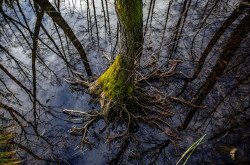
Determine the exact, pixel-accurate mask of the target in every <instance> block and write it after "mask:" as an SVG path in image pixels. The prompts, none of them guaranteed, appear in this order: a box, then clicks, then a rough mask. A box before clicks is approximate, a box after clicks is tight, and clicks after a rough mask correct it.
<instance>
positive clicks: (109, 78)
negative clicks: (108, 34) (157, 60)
mask: <svg viewBox="0 0 250 165" xmlns="http://www.w3.org/2000/svg"><path fill="white" fill-rule="evenodd" d="M115 6H116V11H117V15H118V19H119V22H120V31H119V36H120V37H119V39H120V40H119V42H120V47H119V53H118V55H117V56H116V59H115V61H114V63H113V64H112V65H111V66H110V67H109V68H108V69H107V70H106V71H105V72H104V73H103V74H102V75H101V76H100V77H99V78H98V79H97V80H96V81H95V82H94V83H93V84H92V86H91V88H90V90H91V91H92V92H93V91H94V92H95V93H97V94H99V95H100V100H101V106H102V109H103V111H104V114H106V115H108V111H109V110H108V109H109V106H110V103H111V100H112V102H123V101H124V100H126V99H127V98H128V97H130V96H131V95H133V91H134V67H135V62H136V61H137V60H139V59H140V56H141V54H142V45H143V11H142V0H116V2H115ZM100 86H101V90H99V89H97V88H98V87H100Z"/></svg>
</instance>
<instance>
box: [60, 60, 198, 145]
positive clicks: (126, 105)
mask: <svg viewBox="0 0 250 165" xmlns="http://www.w3.org/2000/svg"><path fill="white" fill-rule="evenodd" d="M122 62H123V61H122V59H121V58H120V56H119V55H118V56H117V57H116V59H115V61H114V63H113V64H112V65H111V66H110V67H109V68H108V69H107V70H106V71H105V72H104V73H103V74H102V75H101V76H100V77H99V78H98V79H97V80H95V81H93V82H87V81H86V79H84V78H83V77H81V76H78V77H77V78H75V79H74V80H72V81H67V82H69V83H70V84H72V85H78V86H82V87H85V88H86V89H87V90H88V92H89V93H90V94H93V95H97V96H98V99H99V103H100V106H101V109H100V110H91V111H89V112H83V111H77V110H64V111H63V112H64V113H66V114H68V115H69V116H71V117H72V118H78V119H81V120H83V122H82V123H83V125H82V126H81V127H73V128H72V129H71V134H72V135H76V136H78V135H80V136H82V140H81V143H80V147H81V148H82V147H83V146H84V145H89V146H92V145H93V143H91V142H90V140H89V139H93V137H100V136H99V135H100V134H104V133H105V134H106V135H107V137H106V140H107V141H108V142H109V143H110V142H112V141H114V140H117V139H121V138H124V137H128V136H130V135H131V134H134V133H136V132H137V131H138V130H139V127H143V126H145V125H147V126H149V127H151V128H153V129H157V130H160V131H161V132H163V133H165V134H166V135H167V136H168V133H167V131H166V130H167V129H168V130H169V129H170V130H171V128H170V124H169V123H168V120H169V118H170V117H172V116H173V115H174V113H172V112H171V111H170V109H171V105H172V102H177V103H181V104H184V105H186V106H191V107H196V108H203V107H200V106H196V105H194V104H192V102H189V101H186V100H184V99H179V98H175V97H171V96H166V95H164V94H163V93H161V92H160V91H158V90H157V89H156V90H153V91H149V90H145V89H144V87H145V86H144V87H143V86H142V85H141V84H142V83H141V82H144V81H146V82H147V81H148V80H150V79H154V78H167V77H170V76H172V75H174V74H175V69H176V67H177V65H178V63H180V61H179V60H175V61H173V65H172V66H171V67H170V69H169V71H167V72H162V71H160V70H155V71H154V72H151V73H150V74H148V75H144V76H142V75H139V76H138V78H137V79H135V77H136V76H135V75H131V72H130V71H127V70H124V69H123V66H122V65H124V64H122ZM133 73H135V72H133ZM132 76H134V77H132ZM147 84H148V85H150V84H149V83H147ZM144 85H145V83H144ZM101 119H102V120H104V121H105V126H104V127H103V128H101V129H98V130H97V129H95V128H94V126H95V125H97V124H96V123H98V121H100V120H101ZM99 126H100V125H99ZM97 139H99V138H97Z"/></svg>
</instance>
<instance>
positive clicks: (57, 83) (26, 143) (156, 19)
mask: <svg viewBox="0 0 250 165" xmlns="http://www.w3.org/2000/svg"><path fill="white" fill-rule="evenodd" d="M105 2H106V1H104V3H105ZM143 2H144V8H143V10H144V13H145V14H144V25H145V24H146V22H147V14H148V10H149V4H150V1H149V0H147V1H143ZM169 2H170V1H167V0H164V1H160V0H156V1H155V6H154V12H153V13H154V14H153V16H152V20H151V17H149V22H148V24H149V25H148V30H147V33H146V35H145V44H144V53H143V56H142V58H141V66H147V64H149V63H150V62H152V60H153V59H154V58H157V63H156V67H157V68H159V69H161V70H163V71H166V70H169V67H167V66H166V63H167V62H169V60H170V56H171V55H170V54H171V53H170V52H169V50H170V49H171V46H172V45H173V43H176V42H177V41H175V42H173V34H174V32H175V30H176V23H177V22H178V19H179V15H180V12H181V9H182V5H183V3H181V1H180V2H179V1H174V3H173V4H172V5H171V8H170V14H169V17H168V22H167V24H166V27H167V28H166V31H165V33H164V36H163V31H164V23H165V19H166V14H167V8H168V5H169ZM237 3H238V1H237V0H231V1H228V2H224V1H220V2H219V3H218V4H216V5H215V2H213V1H209V2H208V3H207V1H199V0H198V1H194V0H193V1H191V7H190V9H189V12H188V13H187V18H186V20H185V22H184V23H183V22H182V23H183V26H184V28H183V30H182V32H181V37H180V38H179V39H178V47H177V50H176V52H175V53H174V54H173V55H172V56H171V59H179V60H181V61H182V62H181V63H180V65H178V67H177V70H176V71H177V72H179V73H182V74H184V75H187V76H191V75H192V74H193V70H194V68H195V65H196V63H195V62H194V61H197V60H198V58H199V56H200V54H201V52H202V50H204V48H205V47H206V45H207V44H208V42H209V40H210V39H211V36H212V35H213V34H214V33H215V32H216V30H217V29H218V28H219V26H220V25H221V24H222V22H223V20H225V19H226V18H227V17H228V16H229V14H230V13H232V11H233V8H232V6H236V4H237ZM90 4H91V5H93V4H92V3H90ZM107 4H108V9H109V13H108V14H109V17H110V18H109V19H110V22H109V23H110V25H109V26H108V27H110V30H111V34H109V32H108V29H106V30H105V24H104V19H103V12H102V6H101V5H102V4H101V1H98V2H97V1H96V2H95V5H96V6H95V7H96V14H97V19H98V22H97V24H98V25H97V26H98V33H99V34H98V36H99V46H98V43H97V30H96V27H95V21H94V11H93V7H92V6H90V7H91V8H90V12H91V21H92V24H91V29H92V36H91V34H90V32H89V31H88V22H87V21H88V20H87V11H88V9H87V3H86V2H85V1H82V0H81V1H75V0H73V1H66V2H64V1H61V5H62V6H61V14H62V15H63V18H64V19H65V20H66V21H67V23H68V24H69V25H70V27H72V29H73V31H74V32H75V34H76V36H77V37H78V38H79V39H80V41H81V43H82V45H83V47H84V49H85V51H86V53H87V55H88V59H89V61H90V65H91V68H92V70H93V73H94V74H95V75H96V76H98V75H100V74H101V73H102V72H103V71H104V70H105V69H106V68H107V67H108V61H107V60H106V58H105V57H107V58H110V59H112V57H113V56H115V53H116V52H117V49H118V47H117V46H116V42H117V38H116V36H117V35H116V34H117V18H116V14H115V9H114V4H113V1H108V2H107ZM20 5H21V9H22V12H23V14H22V13H21V12H20V9H19V8H18V6H17V4H16V3H14V8H13V7H12V8H11V7H8V5H7V4H4V5H3V9H4V12H5V13H6V14H7V15H9V16H10V17H11V18H13V19H15V20H18V21H19V22H20V23H21V24H23V25H25V26H27V25H26V21H27V24H28V26H29V28H30V29H31V30H33V29H34V25H35V21H36V15H35V13H34V11H33V10H32V8H31V5H30V3H29V1H25V0H23V1H20ZM213 5H215V6H216V7H215V8H213ZM106 7H107V6H106ZM105 9H107V8H105ZM210 10H211V11H212V13H213V14H211V16H209V18H208V19H207V21H206V23H205V24H204V26H202V28H201V29H198V31H200V32H199V33H198V35H197V36H196V40H195V42H194V44H193V45H191V43H192V38H193V37H194V35H195V33H196V32H197V27H198V25H200V23H201V22H202V20H203V19H204V18H205V16H206V15H207V14H208V13H209V11H210ZM15 12H16V13H15ZM23 15H24V16H25V17H26V21H25V20H24V18H23ZM240 18H241V17H240ZM0 19H1V29H0V32H1V37H0V41H1V45H2V46H3V47H5V48H6V49H7V50H8V51H9V52H10V53H11V54H12V55H13V57H14V58H15V59H16V60H17V61H18V63H17V62H16V61H15V60H13V59H12V58H11V57H10V56H9V55H8V54H7V53H6V52H5V51H3V50H2V49H1V51H0V62H1V65H3V66H4V67H5V68H6V69H7V70H8V72H9V73H10V74H11V75H13V77H15V78H16V79H17V80H18V82H20V84H23V86H25V87H26V88H27V89H29V90H30V91H32V89H33V87H32V66H31V49H30V47H29V45H28V43H29V44H32V38H31V37H30V34H29V31H28V30H27V29H26V28H23V27H22V26H21V25H20V24H18V23H17V26H18V27H20V28H21V32H23V34H22V33H20V31H19V30H18V28H17V27H15V25H14V24H13V23H11V22H8V21H6V20H5V19H4V17H3V16H2V15H1V16H0ZM182 21H183V20H182ZM235 23H237V21H236V22H235ZM43 25H44V27H45V28H46V29H47V31H48V32H49V34H50V35H51V36H52V38H53V40H54V41H55V43H56V45H57V46H58V47H59V49H60V52H61V53H62V54H63V55H65V57H66V59H67V60H68V61H69V63H70V64H71V65H72V66H74V67H75V68H76V69H77V71H78V72H80V73H82V74H83V75H85V77H86V73H85V70H84V68H83V66H82V64H81V62H80V59H79V55H78V53H77V51H76V50H75V48H74V46H73V45H72V44H71V43H70V41H69V40H68V39H66V37H65V35H64V33H63V31H62V30H61V29H60V28H59V27H55V25H54V23H53V21H52V20H51V19H50V18H49V16H47V15H45V16H44V18H43ZM57 31H58V33H57ZM230 32H231V29H229V30H228V31H226V33H225V34H224V36H223V37H222V38H221V39H220V40H219V42H218V44H217V45H216V47H215V48H214V49H213V50H212V51H211V53H210V55H209V56H208V58H207V59H206V64H205V66H204V69H203V70H202V72H201V75H202V76H199V77H198V78H197V79H196V80H195V81H193V82H191V83H190V84H189V86H188V87H187V89H189V90H188V92H185V93H184V94H183V95H182V96H181V97H184V98H185V99H189V100H191V99H192V97H193V96H194V93H195V92H196V91H197V89H198V88H199V86H201V85H202V83H203V82H204V81H205V80H206V77H207V75H208V73H209V71H211V69H212V67H213V66H214V65H215V63H216V61H217V58H218V52H219V51H220V47H221V46H222V45H223V44H224V43H225V41H226V39H227V37H228V35H229V34H230ZM58 34H60V36H59V35H58ZM23 35H24V36H25V38H27V42H26V41H25V40H24V36H23ZM162 36H163V37H162ZM39 37H40V38H41V40H42V41H43V42H44V43H46V44H47V45H45V44H43V43H42V42H41V41H39V48H38V51H37V52H38V56H39V57H40V59H38V60H37V62H36V64H37V66H36V73H37V91H36V92H37V103H36V105H37V106H36V108H35V111H36V113H37V116H38V118H37V119H34V116H33V114H34V108H33V106H34V102H33V100H32V98H30V94H29V93H27V91H25V90H24V89H23V88H22V87H21V86H20V84H18V83H17V82H15V81H14V80H13V78H11V77H10V76H9V75H8V74H6V72H4V71H3V70H0V77H1V78H0V79H1V81H2V82H1V86H0V92H1V95H0V99H1V102H2V103H4V104H6V105H8V106H10V107H12V108H13V109H15V110H16V111H18V112H19V113H20V114H21V115H22V116H23V117H24V119H25V120H24V119H22V118H21V117H20V116H18V115H17V114H15V115H16V116H18V117H17V119H16V121H20V122H14V121H13V120H9V119H12V118H13V117H12V116H11V115H10V114H9V113H8V112H6V111H4V110H1V111H0V115H1V125H2V126H6V125H11V126H13V127H11V128H9V129H10V130H11V131H14V132H16V139H15V141H16V143H18V144H20V145H21V146H23V147H22V150H20V151H19V150H18V156H19V157H20V158H21V159H22V160H23V164H34V163H35V164H46V163H48V164H49V162H50V161H52V164H55V162H61V163H64V164H106V162H108V161H109V160H111V159H112V158H113V157H114V156H115V155H116V153H117V152H118V151H119V149H120V148H121V145H120V141H117V142H114V143H112V144H108V143H107V141H106V140H105V139H101V140H99V141H98V140H97V138H93V139H92V140H93V141H94V144H95V147H94V148H87V147H85V148H83V149H80V148H79V146H78V145H79V142H80V140H81V136H72V135H71V134H70V133H69V130H70V129H71V128H72V126H77V127H79V126H81V120H78V121H73V120H72V118H70V117H69V116H68V115H66V114H64V113H63V112H62V110H64V109H73V110H80V111H90V110H92V109H94V108H98V104H97V105H96V104H94V103H92V102H91V101H92V100H91V99H92V97H91V96H90V95H89V94H87V93H86V91H85V90H83V89H80V90H79V89H74V87H72V86H70V85H69V84H68V83H67V82H66V81H65V79H68V80H72V79H73V77H75V76H76V75H75V74H74V72H71V71H72V70H73V67H69V66H67V65H66V63H65V62H64V61H63V60H62V58H60V57H59V56H58V54H56V53H55V52H57V53H58V52H59V51H58V50H57V49H56V47H55V45H53V43H52V42H51V41H50V40H49V39H48V37H47V36H46V34H45V32H44V30H41V32H40V35H39ZM110 41H111V42H110ZM248 45H249V38H247V39H246V40H245V41H244V42H243V43H242V47H241V49H240V50H238V51H237V52H236V57H237V58H236V59H233V61H234V62H235V64H234V63H232V64H231V65H230V67H233V66H234V65H237V64H238V63H239V66H240V67H239V68H238V69H237V70H236V71H234V70H233V71H232V72H230V71H228V73H226V74H225V75H223V76H222V78H220V79H219V81H218V82H217V83H216V86H215V87H214V89H213V90H212V91H211V92H210V94H209V95H208V96H207V97H206V99H205V100H204V105H207V107H208V108H207V109H202V110H201V111H198V112H197V115H196V116H195V120H193V121H192V122H191V123H190V127H189V129H187V130H185V131H183V132H180V133H178V132H172V133H173V134H172V135H173V136H172V137H171V136H170V140H171V143H170V144H169V145H168V147H165V148H164V149H163V150H160V151H161V153H160V156H159V157H158V159H154V158H155V155H153V152H152V153H151V152H148V153H147V154H148V155H142V156H141V158H142V162H140V161H138V160H136V159H133V157H132V156H131V155H133V156H134V155H136V154H139V153H140V154H141V153H143V152H141V151H144V150H147V149H148V148H151V147H152V148H153V151H154V152H155V151H156V152H157V151H158V150H159V148H154V146H156V144H161V143H162V144H164V143H163V142H164V141H166V139H168V138H169V137H168V136H167V137H166V135H165V134H163V133H162V132H161V131H159V130H154V129H152V128H148V127H147V126H141V127H140V129H139V131H138V132H137V133H136V135H135V136H138V139H140V140H141V143H139V144H137V143H136V141H133V140H132V141H131V143H130V144H129V148H128V149H127V151H126V154H125V156H124V157H123V159H122V160H123V162H124V164H143V163H144V164H149V162H152V160H155V161H156V162H159V164H175V162H177V161H178V159H179V158H180V156H181V154H182V153H184V151H185V150H186V149H187V148H188V147H189V146H191V145H192V144H193V143H194V142H195V141H196V140H197V139H199V138H200V137H201V136H202V135H204V134H206V135H207V136H206V138H205V142H204V143H203V144H202V145H201V146H200V147H199V148H197V150H196V151H195V152H194V153H193V155H192V156H191V158H190V160H189V164H206V163H208V164H213V163H214V164H225V163H235V162H237V161H238V160H237V161H233V160H232V159H231V158H230V156H228V155H226V154H224V155H223V154H220V153H221V152H220V151H218V149H217V148H218V146H221V145H224V144H227V145H230V146H235V147H236V148H237V149H238V151H239V154H240V156H241V157H240V160H245V159H246V161H249V160H248V159H247V154H246V153H247V152H248V151H249V143H248V142H249V129H248V128H249V127H247V126H246V125H247V124H249V92H250V90H249V85H246V84H243V85H240V86H239V87H237V88H236V90H233V92H232V93H231V94H230V95H229V96H228V97H227V98H226V99H225V101H224V102H223V104H222V105H220V106H219V108H218V110H217V111H216V113H214V114H213V116H212V117H211V118H209V119H208V120H206V121H204V117H205V116H206V114H205V113H203V110H212V109H213V108H214V106H215V105H217V104H218V102H219V100H221V99H222V98H223V97H224V96H225V95H227V93H228V91H230V89H232V88H234V86H235V84H237V78H238V77H241V76H244V75H247V74H248V71H249V57H247V53H249V49H247V48H246V47H247V46H248ZM48 46H49V47H48ZM115 46H116V47H115ZM192 46H193V47H194V52H195V53H194V54H190V52H191V51H192V50H191V47H192ZM50 48H51V49H50ZM52 50H55V52H53V51H52ZM241 53H242V54H243V55H242V56H240V57H238V55H239V54H241ZM104 56H105V57H104ZM238 61H240V62H238ZM241 61H243V62H241ZM18 64H19V65H18ZM20 66H21V67H20ZM21 68H22V69H23V71H22V70H21ZM151 70H152V68H149V69H141V70H140V71H141V72H142V73H148V72H150V71H151ZM24 73H25V74H24ZM235 75H236V76H235ZM182 86H183V81H182V80H179V79H178V78H177V79H169V80H167V81H161V80H158V81H156V82H154V83H153V84H152V86H150V87H148V88H149V92H150V90H152V89H155V88H158V89H159V90H160V91H162V92H164V93H166V95H167V96H175V95H176V94H177V93H178V91H179V89H181V87H182ZM152 95H154V93H152ZM232 104H233V105H232ZM170 110H171V111H172V112H174V113H175V115H174V116H173V117H172V118H171V119H169V123H170V125H171V127H170V128H165V129H166V132H168V131H169V132H171V130H176V127H177V126H178V125H180V124H181V123H182V122H183V120H184V117H185V115H186V113H187V111H188V108H187V107H185V106H183V105H181V104H176V103H173V105H171V108H170ZM234 112H235V114H234ZM230 115H231V116H232V115H234V116H235V118H233V117H232V118H229V117H228V118H226V117H225V116H230ZM35 121H36V122H35ZM30 123H32V124H30ZM232 123H233V124H234V123H236V127H235V128H234V129H232V130H231V129H228V130H227V128H226V127H225V126H229V127H230V126H231V125H233V124H232ZM237 124H238V125H237ZM103 125H104V122H103V121H100V122H98V123H97V124H96V125H95V128H96V129H99V128H101V127H102V126H103ZM33 126H36V127H37V130H38V131H35V129H34V127H33ZM230 128H231V127H230ZM223 129H225V130H226V131H224V132H223V131H220V130H223ZM219 131H220V132H223V133H222V134H218V137H216V138H214V139H213V140H209V138H211V137H214V136H215V135H217V134H216V133H217V132H219ZM37 132H38V133H37ZM103 137H105V136H104V135H103ZM146 141H150V142H151V143H148V142H146ZM34 155H35V156H34ZM238 159H239V158H238ZM53 161H55V162H53ZM238 162H239V161H238Z"/></svg>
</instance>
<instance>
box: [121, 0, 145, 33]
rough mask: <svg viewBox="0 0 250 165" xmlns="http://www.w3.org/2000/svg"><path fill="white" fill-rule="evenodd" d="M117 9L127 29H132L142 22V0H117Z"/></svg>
mask: <svg viewBox="0 0 250 165" xmlns="http://www.w3.org/2000/svg"><path fill="white" fill-rule="evenodd" d="M116 3H117V4H116V9H117V13H118V16H119V18H120V21H121V23H122V24H123V25H124V27H125V29H126V30H128V31H131V30H132V29H133V28H135V27H140V26H138V25H140V24H142V20H143V9H142V0H117V2H116Z"/></svg>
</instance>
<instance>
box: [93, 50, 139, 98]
mask: <svg viewBox="0 0 250 165" xmlns="http://www.w3.org/2000/svg"><path fill="white" fill-rule="evenodd" d="M124 68H127V67H126V63H125V62H124V61H123V60H122V58H121V56H120V55H117V57H116V59H115V61H114V63H113V64H112V65H111V66H110V67H109V68H108V69H107V70H106V71H105V72H104V73H103V74H102V75H101V76H100V77H99V78H98V80H97V81H98V84H99V85H101V88H102V91H103V92H104V94H105V96H107V97H108V98H110V99H116V100H117V99H124V98H125V97H128V96H131V95H132V93H133V89H134V87H133V84H131V82H130V81H129V77H128V76H129V72H128V71H127V70H126V69H124Z"/></svg>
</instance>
